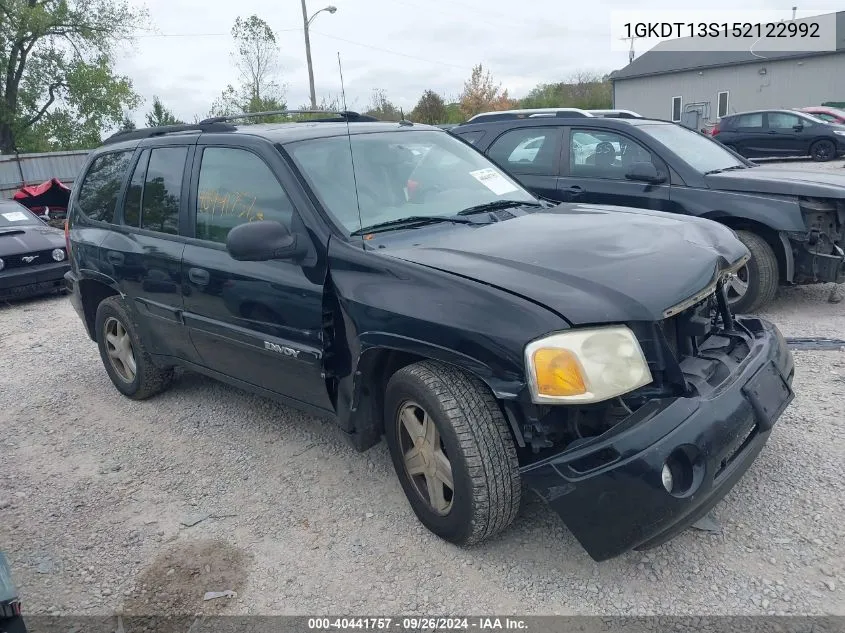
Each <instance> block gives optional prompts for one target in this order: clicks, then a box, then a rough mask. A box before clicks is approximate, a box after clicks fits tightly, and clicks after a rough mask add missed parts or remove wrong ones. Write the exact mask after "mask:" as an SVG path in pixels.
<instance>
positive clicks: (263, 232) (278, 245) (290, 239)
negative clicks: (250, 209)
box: [226, 220, 303, 262]
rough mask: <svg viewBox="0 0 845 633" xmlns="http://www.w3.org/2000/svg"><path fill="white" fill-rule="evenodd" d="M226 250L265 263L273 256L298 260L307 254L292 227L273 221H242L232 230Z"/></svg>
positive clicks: (227, 238) (239, 256) (274, 257)
mask: <svg viewBox="0 0 845 633" xmlns="http://www.w3.org/2000/svg"><path fill="white" fill-rule="evenodd" d="M226 250H227V251H229V255H231V256H232V259H237V260H239V261H242V262H262V261H267V260H270V259H295V258H296V257H297V256H299V255H301V254H303V249H301V248H300V247H299V244H298V240H297V236H296V235H294V234H292V233H291V232H290V230H288V227H286V226H285V225H284V224H282V223H280V222H275V221H273V220H260V221H256V222H246V223H245V224H240V225H238V226H236V227H235V228H233V229H232V230H231V231H229V235H228V236H227V237H226Z"/></svg>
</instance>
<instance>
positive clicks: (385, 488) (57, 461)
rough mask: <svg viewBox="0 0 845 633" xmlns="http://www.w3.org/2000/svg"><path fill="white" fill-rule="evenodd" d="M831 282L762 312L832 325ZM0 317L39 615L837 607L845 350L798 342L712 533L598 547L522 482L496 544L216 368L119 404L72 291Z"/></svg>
mask: <svg viewBox="0 0 845 633" xmlns="http://www.w3.org/2000/svg"><path fill="white" fill-rule="evenodd" d="M829 290H830V286H817V287H810V288H807V287H805V288H793V289H786V290H783V291H781V294H780V295H779V297H778V299H777V300H776V301H775V303H774V304H773V305H772V306H771V308H770V310H769V311H768V313H767V314H766V315H765V316H767V317H768V318H770V319H772V320H773V321H775V322H776V323H777V324H778V325H779V326H780V327H781V329H782V330H783V332H784V333H785V334H786V335H787V336H829V337H842V336H843V333H845V303H840V304H830V303H827V301H826V298H827V294H828V292H829ZM0 332H2V336H0V358H2V363H0V455H2V459H0V462H2V468H0V549H2V550H3V551H5V552H6V553H7V555H8V556H9V558H10V562H11V564H12V566H13V571H14V574H15V577H16V580H17V582H18V584H19V586H20V589H21V593H22V599H23V601H24V604H25V606H26V609H27V612H28V613H30V614H35V613H74V614H92V615H93V614H97V615H100V614H108V613H114V612H116V611H123V612H125V613H162V612H182V613H184V612H200V611H202V612H205V613H218V612H219V613H233V614H234V613H237V614H315V613H317V614H320V613H333V614H336V615H347V614H355V613H357V614H374V613H382V614H396V613H407V614H410V613H417V614H421V615H429V614H432V613H490V612H496V613H521V614H698V615H702V614H760V613H786V614H825V613H827V614H841V615H845V521H843V518H845V483H843V481H845V461H843V455H845V415H843V407H844V406H845V353H843V352H841V351H840V352H796V353H795V356H796V364H797V375H796V379H795V389H796V393H797V396H796V400H795V402H794V404H793V405H792V406H791V407H790V408H789V409H788V411H787V412H786V414H785V415H784V416H783V417H782V418H781V421H780V422H779V424H778V425H777V426H776V427H775V431H774V433H773V435H772V438H771V440H770V442H769V444H768V446H767V448H766V449H765V450H764V452H763V453H762V454H761V456H760V458H759V459H758V460H757V462H756V463H755V465H754V466H753V467H752V469H751V470H750V471H749V473H748V474H747V475H746V476H745V478H744V479H743V480H742V481H741V482H740V483H739V485H738V486H737V487H736V488H735V489H734V490H733V491H732V492H731V493H730V494H729V495H728V496H727V498H726V499H725V500H724V501H723V502H722V503H721V504H719V505H718V506H717V508H716V510H715V516H716V517H717V518H718V520H719V521H720V522H721V525H722V528H723V529H722V532H721V533H719V534H712V533H708V532H702V531H695V530H688V531H687V532H685V533H684V534H682V535H681V536H679V537H678V538H676V539H675V540H674V541H672V542H671V543H669V544H667V545H665V546H663V547H660V548H658V549H655V550H651V551H649V552H644V553H637V552H634V553H631V554H628V555H625V556H622V557H620V558H617V559H614V560H611V561H609V562H606V563H601V564H598V563H594V562H593V561H592V560H591V559H590V558H589V557H588V556H587V554H586V553H585V552H584V551H583V550H582V549H581V547H580V546H579V545H578V543H577V542H576V541H575V540H574V539H573V537H572V536H571V535H570V534H569V532H568V531H567V529H566V528H565V527H564V526H563V524H562V523H561V522H560V521H559V519H558V518H557V516H556V515H554V514H553V513H552V512H550V511H549V510H547V509H546V508H545V507H544V506H543V505H542V504H541V503H540V502H538V501H536V500H534V499H529V500H528V501H527V503H526V504H525V507H524V509H523V510H522V512H521V514H520V516H519V518H518V519H517V521H516V522H515V523H514V524H513V526H512V527H511V528H510V529H509V530H508V531H507V532H506V533H505V534H503V535H502V536H501V537H499V538H497V539H495V540H493V541H492V542H489V543H486V544H482V545H480V546H478V547H475V548H473V549H470V550H461V549H459V548H456V547H454V546H452V545H449V544H446V543H444V542H443V541H440V540H439V539H437V538H436V537H435V536H433V535H431V534H429V533H428V532H427V531H426V530H425V529H424V528H422V527H421V526H420V525H419V523H418V522H417V521H416V518H415V517H414V516H413V514H412V512H411V510H410V508H409V506H408V504H407V502H406V501H405V498H404V496H403V494H402V491H401V489H400V486H399V483H398V481H397V480H396V477H395V475H394V473H393V470H392V466H391V463H390V459H389V456H388V453H387V449H386V446H385V445H384V443H382V444H379V445H378V446H376V447H375V448H373V449H371V450H370V451H369V452H367V453H365V454H359V453H356V452H355V451H354V450H352V449H351V448H349V447H347V445H346V444H345V442H344V440H343V439H342V437H341V436H340V434H339V432H338V431H336V430H335V429H334V428H333V426H332V425H331V424H330V423H327V422H323V421H320V420H317V419H314V418H311V417H308V416H305V415H302V414H300V413H298V412H296V411H293V410H291V409H288V408H285V407H283V406H281V405H278V404H276V403H274V402H272V401H268V400H264V399H261V398H258V397H254V396H252V395H249V394H245V393H242V392H239V391H237V390H234V389H230V388H229V387H226V386H224V385H221V384H219V383H216V382H214V381H211V380H209V379H206V378H203V377H200V376H197V375H194V374H190V373H185V374H183V375H182V376H181V377H180V378H179V379H178V380H177V382H176V384H175V385H174V387H173V388H172V389H171V390H170V391H168V392H167V393H165V394H163V395H162V396H159V397H157V398H154V399H152V400H149V401H146V402H133V401H131V400H128V399H126V398H124V397H122V396H121V395H120V394H118V392H117V391H116V390H115V389H114V388H113V387H112V385H111V383H110V382H109V380H108V378H107V376H106V374H105V371H104V370H103V368H102V365H101V362H100V358H99V356H98V353H97V349H96V346H95V345H94V344H93V343H92V342H90V341H89V340H88V339H87V338H86V337H85V334H84V330H83V327H82V324H81V322H80V321H79V319H78V318H77V316H76V314H75V312H74V311H73V310H72V308H71V306H70V303H69V302H68V300H67V299H66V298H63V297H49V298H43V299H36V300H32V301H27V302H21V303H16V304H13V305H0ZM190 524H193V525H190ZM227 589H231V590H234V591H236V592H237V597H236V598H233V599H230V600H227V599H220V600H215V601H210V602H203V601H202V595H203V594H204V593H205V592H206V591H222V590H227Z"/></svg>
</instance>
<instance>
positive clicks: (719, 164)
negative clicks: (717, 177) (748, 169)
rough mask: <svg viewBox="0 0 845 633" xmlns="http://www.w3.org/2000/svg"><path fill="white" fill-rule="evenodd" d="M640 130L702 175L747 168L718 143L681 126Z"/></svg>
mask: <svg viewBox="0 0 845 633" xmlns="http://www.w3.org/2000/svg"><path fill="white" fill-rule="evenodd" d="M640 129H641V130H642V131H643V132H645V133H646V134H648V135H649V136H651V137H653V138H654V139H656V140H657V141H659V142H660V143H663V145H665V146H666V147H668V148H669V149H670V150H672V151H673V152H675V153H676V154H677V155H678V156H680V157H681V160H683V161H684V162H686V163H687V164H689V165H690V167H692V168H693V169H697V170H698V171H700V172H702V173H704V172H708V171H714V170H717V169H728V168H731V167H745V166H746V163H744V162H742V161H741V160H740V159H739V158H737V157H736V156H734V155H733V154H731V153H730V152H729V151H728V150H726V149H725V148H724V147H722V146H721V145H720V144H719V143H718V142H716V141H714V140H712V139H711V138H709V137H707V136H704V135H703V134H699V133H698V132H693V131H692V130H688V129H687V128H685V127H682V126H680V125H672V124H668V123H656V124H653V125H641V126H640Z"/></svg>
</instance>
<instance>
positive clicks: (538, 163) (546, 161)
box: [487, 127, 560, 176]
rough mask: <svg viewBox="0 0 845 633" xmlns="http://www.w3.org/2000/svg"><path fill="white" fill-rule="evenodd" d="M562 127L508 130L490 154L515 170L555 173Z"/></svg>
mask: <svg viewBox="0 0 845 633" xmlns="http://www.w3.org/2000/svg"><path fill="white" fill-rule="evenodd" d="M559 130H560V128H543V127H529V128H521V129H516V130H511V131H509V132H505V133H504V134H502V135H501V136H500V137H499V138H497V139H496V140H495V141H494V142H493V144H492V145H491V146H490V149H489V150H487V154H488V156H490V158H492V159H493V160H494V161H495V162H496V163H498V164H499V165H501V166H502V167H503V168H504V169H506V170H508V171H511V172H513V173H516V174H536V175H541V176H555V175H557V161H558V158H559V156H560V143H559V139H560V133H559Z"/></svg>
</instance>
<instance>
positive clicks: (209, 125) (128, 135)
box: [103, 119, 237, 145]
mask: <svg viewBox="0 0 845 633" xmlns="http://www.w3.org/2000/svg"><path fill="white" fill-rule="evenodd" d="M236 129H237V128H236V127H235V126H234V125H231V124H229V123H224V122H215V121H211V120H208V119H207V120H205V121H200V122H199V123H185V124H179V125H160V126H158V127H144V128H141V129H140V130H123V131H121V132H115V133H114V134H112V135H111V136H110V137H108V138H107V139H106V140H104V141H103V145H110V144H112V143H122V142H123V141H134V140H136V139H142V138H151V137H153V136H163V135H164V134H173V133H176V132H231V131H232V130H236Z"/></svg>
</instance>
